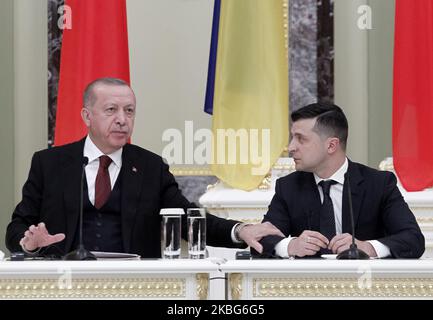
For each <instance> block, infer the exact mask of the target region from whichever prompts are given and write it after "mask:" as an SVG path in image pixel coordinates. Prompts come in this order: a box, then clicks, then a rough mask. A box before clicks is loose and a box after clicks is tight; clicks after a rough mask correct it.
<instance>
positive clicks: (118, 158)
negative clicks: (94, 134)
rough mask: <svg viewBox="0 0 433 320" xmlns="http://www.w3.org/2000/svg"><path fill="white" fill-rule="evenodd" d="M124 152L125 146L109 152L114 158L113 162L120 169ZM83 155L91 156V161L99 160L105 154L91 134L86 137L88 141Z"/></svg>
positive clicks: (85, 143) (112, 158)
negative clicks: (94, 141) (91, 137)
mask: <svg viewBox="0 0 433 320" xmlns="http://www.w3.org/2000/svg"><path fill="white" fill-rule="evenodd" d="M122 152H123V148H120V149H119V150H116V151H114V152H113V153H110V154H107V156H109V157H110V158H111V160H113V163H114V164H115V165H116V167H118V168H119V169H120V168H121V167H122ZM83 155H84V156H85V157H87V158H89V163H91V162H93V161H96V160H98V161H99V157H100V156H102V155H104V153H103V152H102V151H101V150H99V149H98V147H97V146H96V145H95V144H94V143H93V141H92V139H90V137H89V136H87V137H86V141H85V142H84V151H83Z"/></svg>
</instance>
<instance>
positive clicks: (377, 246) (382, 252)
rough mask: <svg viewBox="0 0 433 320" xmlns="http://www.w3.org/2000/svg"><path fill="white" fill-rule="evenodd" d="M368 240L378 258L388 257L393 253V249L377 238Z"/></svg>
mask: <svg viewBox="0 0 433 320" xmlns="http://www.w3.org/2000/svg"><path fill="white" fill-rule="evenodd" d="M367 242H368V243H370V244H371V245H372V246H373V248H374V251H376V255H377V257H378V258H386V257H389V256H390V255H391V250H389V248H388V247H387V246H386V245H384V244H383V243H382V242H380V241H377V240H368V241H367Z"/></svg>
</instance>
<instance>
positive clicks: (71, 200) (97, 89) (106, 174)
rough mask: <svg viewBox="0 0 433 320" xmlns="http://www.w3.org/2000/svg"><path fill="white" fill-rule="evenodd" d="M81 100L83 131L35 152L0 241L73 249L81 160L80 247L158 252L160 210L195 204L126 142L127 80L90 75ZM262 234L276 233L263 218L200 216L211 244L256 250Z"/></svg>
mask: <svg viewBox="0 0 433 320" xmlns="http://www.w3.org/2000/svg"><path fill="white" fill-rule="evenodd" d="M83 100H84V107H83V109H82V111H81V115H82V118H83V121H84V123H85V124H86V126H87V128H88V136H87V137H86V138H84V139H82V140H81V141H78V142H75V143H71V144H69V145H65V146H61V147H55V148H52V149H48V150H43V151H40V152H36V153H35V154H34V156H33V159H32V164H31V168H30V173H29V177H28V179H27V181H26V183H25V185H24V187H23V198H22V201H21V202H20V203H19V204H18V205H17V207H16V208H15V211H14V212H13V215H12V221H11V223H10V224H9V226H8V228H7V233H6V245H7V247H8V249H9V250H10V251H21V250H24V251H26V252H28V253H31V252H34V251H38V250H39V249H41V248H44V250H46V253H54V254H57V255H63V254H65V253H67V252H70V251H72V250H73V249H74V248H76V247H77V245H78V239H77V238H78V237H77V234H78V221H79V198H80V179H81V170H82V167H83V157H87V158H88V165H87V166H86V168H85V178H86V182H85V183H84V186H85V191H84V193H83V196H84V199H83V208H84V211H83V212H84V213H83V217H84V219H83V226H84V232H83V237H84V245H85V247H86V248H87V249H89V250H95V251H114V252H128V253H136V254H139V255H141V256H142V257H155V258H156V257H160V255H161V253H160V241H161V235H160V221H161V219H160V216H159V211H160V209H161V208H184V209H186V208H190V207H194V204H192V203H190V202H189V201H188V200H186V199H185V198H184V197H183V195H182V193H181V192H180V190H179V189H178V185H177V183H176V182H175V179H174V177H173V176H172V175H171V173H170V172H169V170H168V166H167V165H166V164H165V163H164V162H163V160H162V159H161V157H159V156H157V155H156V154H153V153H151V152H149V151H147V150H144V149H142V148H140V147H138V146H135V145H132V144H129V143H128V140H129V138H130V136H131V134H132V130H133V127H134V118H135V110H136V101H135V95H134V93H133V91H132V89H131V88H130V87H129V86H128V84H127V83H125V82H124V81H122V80H119V79H113V78H102V79H97V80H95V81H94V82H92V83H91V84H89V85H88V86H87V88H86V90H85V92H84V99H83ZM48 230H49V231H48ZM266 234H281V233H280V231H279V230H277V229H276V228H275V227H273V226H272V225H271V224H269V223H266V224H257V225H245V224H240V223H239V222H237V221H233V220H226V219H222V218H218V217H216V216H213V215H210V214H208V215H207V239H208V244H209V245H212V246H227V247H238V246H244V245H245V244H244V242H246V243H247V244H248V245H251V246H253V247H256V248H258V250H261V245H260V244H259V243H258V242H257V241H258V240H259V239H260V238H261V237H262V236H263V235H266ZM183 235H186V223H183Z"/></svg>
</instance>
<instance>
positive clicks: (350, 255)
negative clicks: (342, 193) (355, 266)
mask: <svg viewBox="0 0 433 320" xmlns="http://www.w3.org/2000/svg"><path fill="white" fill-rule="evenodd" d="M346 181H347V192H348V193H349V212H350V222H351V225H352V244H351V245H350V248H349V249H347V250H344V251H343V252H340V254H339V255H338V256H337V259H339V260H366V259H370V257H369V255H368V254H366V253H365V252H364V251H362V250H361V249H358V246H357V245H356V243H355V222H354V221H353V220H354V219H353V207H352V192H351V191H350V180H349V171H347V172H346V173H345V175H344V182H346Z"/></svg>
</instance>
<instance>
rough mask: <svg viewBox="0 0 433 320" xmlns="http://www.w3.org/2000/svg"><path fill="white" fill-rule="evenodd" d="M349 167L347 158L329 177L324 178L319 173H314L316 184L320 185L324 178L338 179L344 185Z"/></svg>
mask: <svg viewBox="0 0 433 320" xmlns="http://www.w3.org/2000/svg"><path fill="white" fill-rule="evenodd" d="M348 168H349V161H348V160H347V158H346V159H345V160H344V163H343V165H342V166H341V167H340V169H338V170H337V171H335V173H334V174H333V175H332V176H330V177H329V178H328V179H322V178H320V177H319V176H318V175H317V174H315V173H314V180H316V184H317V185H318V184H319V182H320V181H322V180H334V181H337V182H338V183H339V184H342V185H344V174H345V173H346V172H347V169H348Z"/></svg>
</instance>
